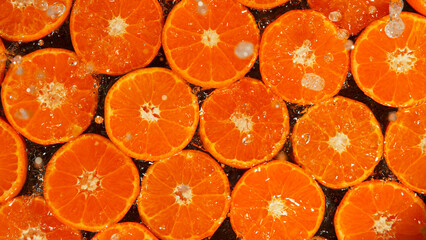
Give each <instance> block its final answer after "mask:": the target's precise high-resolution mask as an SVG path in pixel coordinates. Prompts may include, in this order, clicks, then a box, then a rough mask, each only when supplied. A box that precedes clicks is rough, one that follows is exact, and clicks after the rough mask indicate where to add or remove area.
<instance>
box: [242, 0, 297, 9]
mask: <svg viewBox="0 0 426 240" xmlns="http://www.w3.org/2000/svg"><path fill="white" fill-rule="evenodd" d="M238 1H239V2H240V3H241V4H243V5H245V6H247V7H249V8H256V9H271V8H274V7H278V6H280V5H283V4H284V3H286V2H288V1H289V0H238Z"/></svg>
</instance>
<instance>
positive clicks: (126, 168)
mask: <svg viewBox="0 0 426 240" xmlns="http://www.w3.org/2000/svg"><path fill="white" fill-rule="evenodd" d="M139 181H140V180H139V173H138V170H137V168H136V166H135V164H134V163H133V161H132V160H131V159H130V158H129V157H127V156H126V155H124V154H123V153H122V152H121V151H120V150H119V149H118V148H116V147H115V146H114V144H112V143H111V142H110V141H109V140H108V139H106V138H104V137H102V136H100V135H96V134H85V135H81V136H80V137H79V138H77V139H75V140H74V141H72V142H69V143H67V144H65V145H64V146H62V147H61V148H60V149H59V150H58V151H57V152H56V153H55V154H54V155H53V157H52V159H51V160H50V161H49V163H48V165H47V168H46V174H45V177H44V190H43V193H44V196H45V198H46V202H47V204H48V206H49V208H50V209H51V210H52V212H53V214H55V216H56V217H57V218H58V219H59V220H60V221H62V222H63V223H65V224H67V225H69V226H72V227H75V228H78V229H82V230H86V231H92V232H97V231H99V230H102V229H104V228H106V227H108V226H109V225H111V224H114V223H116V222H118V221H119V220H120V219H121V218H123V217H124V215H125V214H126V213H127V211H128V210H129V209H130V207H131V206H132V204H133V203H134V201H135V200H136V198H137V195H138V194H139V190H140V188H139Z"/></svg>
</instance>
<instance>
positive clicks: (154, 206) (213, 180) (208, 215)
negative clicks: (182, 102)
mask: <svg viewBox="0 0 426 240" xmlns="http://www.w3.org/2000/svg"><path fill="white" fill-rule="evenodd" d="M229 194H230V189H229V182H228V178H227V177H226V175H225V172H224V171H223V169H222V168H221V167H220V166H219V164H218V163H217V162H216V161H214V160H213V159H212V158H211V157H210V156H209V155H207V154H206V153H203V152H199V151H190V150H184V151H182V152H180V153H178V154H177V155H174V156H172V157H171V158H168V159H164V160H161V161H159V162H155V163H154V164H153V165H152V166H150V167H149V168H148V171H147V172H146V174H145V176H144V177H143V178H142V190H141V195H140V196H139V199H138V210H139V214H140V215H141V218H142V221H143V222H144V223H145V224H146V225H147V226H148V227H149V229H150V230H151V231H152V232H154V233H155V234H156V235H157V236H159V237H160V238H161V239H204V238H206V237H210V236H212V235H213V233H214V232H215V231H216V229H217V228H218V227H219V226H220V224H221V223H222V221H223V220H224V219H225V217H226V214H227V213H228V210H229V204H230V196H229Z"/></svg>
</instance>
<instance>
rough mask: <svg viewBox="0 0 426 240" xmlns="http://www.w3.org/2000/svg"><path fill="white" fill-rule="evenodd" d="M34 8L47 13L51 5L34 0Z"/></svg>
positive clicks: (42, 0)
mask: <svg viewBox="0 0 426 240" xmlns="http://www.w3.org/2000/svg"><path fill="white" fill-rule="evenodd" d="M34 7H35V8H38V9H40V10H42V11H46V10H47V9H48V8H49V4H48V3H47V2H46V1H45V0H34Z"/></svg>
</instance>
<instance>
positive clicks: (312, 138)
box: [292, 97, 383, 188]
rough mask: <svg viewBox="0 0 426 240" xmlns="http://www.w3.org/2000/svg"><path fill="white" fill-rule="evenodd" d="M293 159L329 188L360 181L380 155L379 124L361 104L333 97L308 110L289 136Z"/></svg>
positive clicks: (381, 138) (375, 163) (371, 169)
mask: <svg viewBox="0 0 426 240" xmlns="http://www.w3.org/2000/svg"><path fill="white" fill-rule="evenodd" d="M292 145H293V151H294V157H295V160H296V161H297V162H298V163H299V164H300V165H302V167H303V168H304V169H305V170H306V172H307V173H308V174H312V175H313V176H314V177H315V178H316V180H318V181H319V182H321V183H322V184H324V185H325V186H327V187H330V188H346V187H349V186H352V185H354V184H358V183H360V182H362V181H364V180H365V179H366V178H367V177H368V176H369V175H370V174H371V173H372V172H373V170H374V167H375V166H376V165H377V163H378V162H379V160H380V158H381V157H382V154H383V135H382V132H381V130H380V125H379V123H378V122H377V120H376V118H375V117H374V115H373V113H372V112H371V111H370V109H369V108H368V107H367V106H365V105H364V104H362V103H360V102H357V101H354V100H351V99H348V98H344V97H335V98H333V99H330V100H328V101H325V102H323V103H321V104H318V105H315V106H313V107H311V108H309V110H308V112H307V113H306V114H305V115H303V116H302V117H301V118H300V119H299V120H298V122H297V123H296V124H295V126H294V129H293V135H292Z"/></svg>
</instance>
